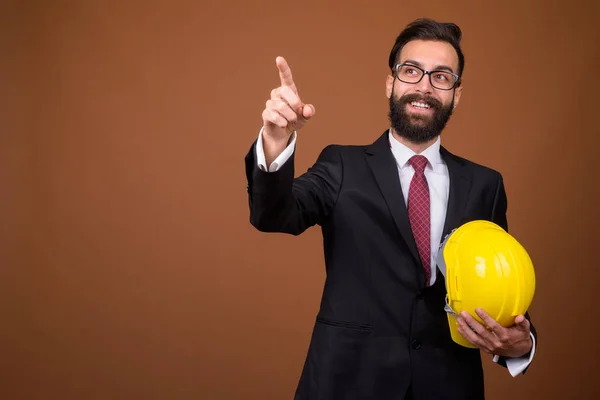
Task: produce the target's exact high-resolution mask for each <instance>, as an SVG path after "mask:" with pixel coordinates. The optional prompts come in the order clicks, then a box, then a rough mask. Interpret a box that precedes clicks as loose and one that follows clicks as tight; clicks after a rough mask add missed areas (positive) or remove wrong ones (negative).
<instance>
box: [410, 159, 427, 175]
mask: <svg viewBox="0 0 600 400" xmlns="http://www.w3.org/2000/svg"><path fill="white" fill-rule="evenodd" d="M408 162H410V165H412V167H413V168H414V169H415V172H418V173H421V174H422V173H423V171H424V170H425V166H426V165H427V157H425V156H421V155H415V156H412V157H411V158H410V160H408Z"/></svg>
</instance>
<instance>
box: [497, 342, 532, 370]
mask: <svg viewBox="0 0 600 400" xmlns="http://www.w3.org/2000/svg"><path fill="white" fill-rule="evenodd" d="M529 335H530V336H531V340H532V341H533V345H532V346H531V351H530V352H529V357H527V356H523V357H516V358H512V357H506V367H507V368H508V372H510V375H511V376H512V377H513V378H514V377H515V376H517V375H519V374H520V373H521V372H523V371H524V370H525V368H527V367H528V366H529V364H531V361H533V355H534V354H535V337H534V336H533V334H532V333H531V332H529ZM499 359H500V356H497V355H496V356H494V362H495V363H497V362H498V360H499Z"/></svg>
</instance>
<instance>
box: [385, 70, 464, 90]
mask: <svg viewBox="0 0 600 400" xmlns="http://www.w3.org/2000/svg"><path fill="white" fill-rule="evenodd" d="M395 70H396V78H398V80H399V81H400V82H404V83H410V84H416V83H419V82H421V79H423V77H424V76H425V75H429V83H431V86H433V87H434V88H436V89H440V90H452V89H454V87H455V86H456V84H457V83H458V82H459V80H460V76H458V75H456V74H453V73H452V72H448V71H425V70H424V69H423V68H419V67H417V66H416V65H412V64H397V65H396V68H395Z"/></svg>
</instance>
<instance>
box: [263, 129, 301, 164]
mask: <svg viewBox="0 0 600 400" xmlns="http://www.w3.org/2000/svg"><path fill="white" fill-rule="evenodd" d="M263 129H265V128H264V126H263V127H262V128H261V129H260V132H259V134H258V140H257V142H256V161H257V164H258V168H259V169H260V170H261V171H267V161H266V157H265V151H264V149H263V141H262V133H263ZM295 147H296V132H295V131H294V133H293V134H292V141H291V142H290V144H288V146H287V147H286V148H285V150H283V151H282V152H281V154H280V155H279V156H278V157H277V158H276V159H275V160H274V161H273V162H272V163H271V165H269V169H268V172H275V171H277V170H278V169H279V168H280V167H281V166H282V165H283V164H285V162H286V161H287V160H288V159H289V158H290V157H291V156H292V154H293V153H294V149H295Z"/></svg>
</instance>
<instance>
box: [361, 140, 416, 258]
mask: <svg viewBox="0 0 600 400" xmlns="http://www.w3.org/2000/svg"><path fill="white" fill-rule="evenodd" d="M366 153H367V163H368V164H369V166H370V167H371V170H372V171H373V176H374V177H375V181H376V182H377V185H378V186H379V190H381V193H382V194H383V198H384V199H385V202H386V203H387V206H388V208H389V210H390V213H391V214H392V218H393V219H394V222H395V224H396V227H397V228H398V230H399V231H400V235H401V236H402V238H403V239H404V241H405V242H406V244H407V245H408V248H409V249H410V252H411V253H412V255H413V257H414V258H415V260H417V262H419V263H420V262H421V258H420V257H419V252H418V251H417V245H416V242H415V239H414V237H413V233H412V230H411V228H410V223H409V220H408V210H407V209H406V205H405V204H406V203H405V199H404V195H403V194H402V188H401V186H400V177H399V176H398V167H397V166H396V160H395V159H394V156H393V155H392V152H391V150H390V147H389V141H388V131H386V132H385V133H384V134H383V135H382V136H381V137H380V138H379V139H378V140H377V141H375V142H374V143H373V144H372V145H371V146H369V147H368V148H367V150H366Z"/></svg>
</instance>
